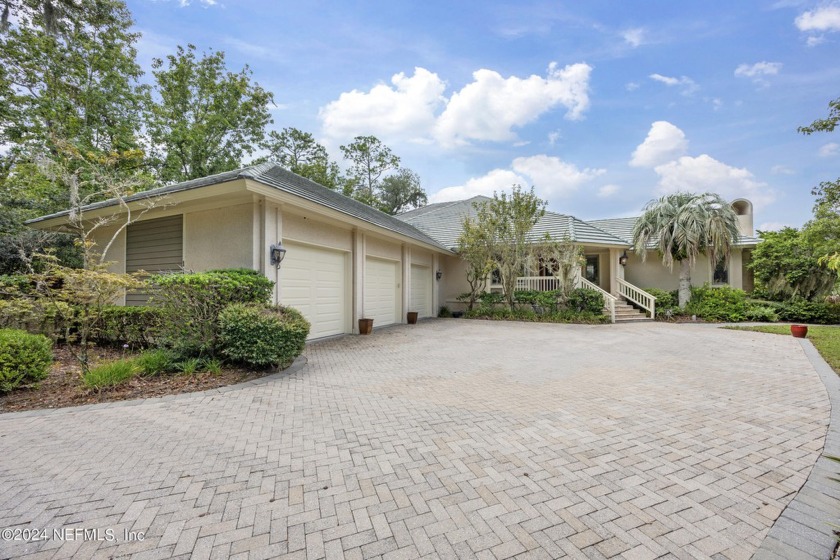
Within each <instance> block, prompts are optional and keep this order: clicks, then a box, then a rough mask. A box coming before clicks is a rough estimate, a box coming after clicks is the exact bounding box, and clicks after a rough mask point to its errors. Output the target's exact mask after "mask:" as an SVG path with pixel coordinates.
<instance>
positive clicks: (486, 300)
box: [478, 292, 505, 305]
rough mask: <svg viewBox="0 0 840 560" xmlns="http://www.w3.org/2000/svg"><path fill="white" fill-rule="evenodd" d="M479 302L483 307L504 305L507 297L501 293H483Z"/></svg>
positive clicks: (479, 297)
mask: <svg viewBox="0 0 840 560" xmlns="http://www.w3.org/2000/svg"><path fill="white" fill-rule="evenodd" d="M478 301H479V302H480V303H481V304H482V305H495V304H497V303H504V302H505V296H504V294H502V293H500V292H483V293H482V294H481V295H479V296H478Z"/></svg>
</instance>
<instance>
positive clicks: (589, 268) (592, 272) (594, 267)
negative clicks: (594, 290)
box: [583, 255, 601, 286]
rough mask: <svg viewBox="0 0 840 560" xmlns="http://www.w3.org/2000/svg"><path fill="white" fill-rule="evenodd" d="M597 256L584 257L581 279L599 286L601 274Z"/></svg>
mask: <svg viewBox="0 0 840 560" xmlns="http://www.w3.org/2000/svg"><path fill="white" fill-rule="evenodd" d="M598 261H599V259H598V255H586V264H585V265H584V266H583V277H584V278H586V279H587V280H589V281H590V282H592V283H593V284H595V285H596V286H600V285H601V282H600V280H601V272H600V270H599V269H598Z"/></svg>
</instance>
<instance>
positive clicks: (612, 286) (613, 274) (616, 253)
mask: <svg viewBox="0 0 840 560" xmlns="http://www.w3.org/2000/svg"><path fill="white" fill-rule="evenodd" d="M620 256H621V252H620V249H612V248H611V249H610V251H609V253H608V256H607V258H608V259H609V261H610V264H609V266H608V267H607V269H608V270H609V286H607V291H608V292H609V293H611V294H612V295H614V296H618V282H616V281H615V279H616V278H617V277H618V274H619V271H618V269H619V268H622V266H621V265H620V264H618V258H619V257H620Z"/></svg>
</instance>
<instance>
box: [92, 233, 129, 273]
mask: <svg viewBox="0 0 840 560" xmlns="http://www.w3.org/2000/svg"><path fill="white" fill-rule="evenodd" d="M117 229H119V226H116V225H115V226H110V227H104V228H100V229H97V230H96V231H94V233H93V241H94V243H96V247H95V248H94V250H95V251H97V252H98V253H101V252H102V251H104V250H105V247H106V246H107V245H108V243H109V242H110V241H111V239H112V238H114V233H115V232H116V231H117ZM104 262H106V263H107V264H108V271H109V272H115V273H117V274H125V229H123V230H122V231H121V232H120V233H119V234H117V237H116V238H114V242H113V243H111V247H110V248H109V249H108V251H107V253H105V260H104Z"/></svg>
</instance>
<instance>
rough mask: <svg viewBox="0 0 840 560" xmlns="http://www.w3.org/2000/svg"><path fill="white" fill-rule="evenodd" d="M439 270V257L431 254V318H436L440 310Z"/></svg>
mask: <svg viewBox="0 0 840 560" xmlns="http://www.w3.org/2000/svg"><path fill="white" fill-rule="evenodd" d="M438 270H440V255H438V254H437V253H432V317H437V315H438V310H439V309H440V282H441V281H440V280H438V279H437V271H438Z"/></svg>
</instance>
